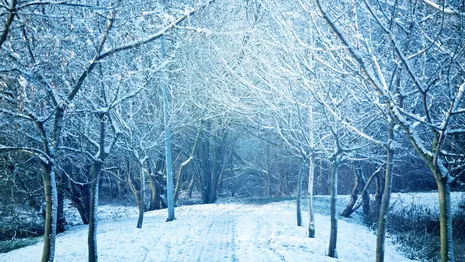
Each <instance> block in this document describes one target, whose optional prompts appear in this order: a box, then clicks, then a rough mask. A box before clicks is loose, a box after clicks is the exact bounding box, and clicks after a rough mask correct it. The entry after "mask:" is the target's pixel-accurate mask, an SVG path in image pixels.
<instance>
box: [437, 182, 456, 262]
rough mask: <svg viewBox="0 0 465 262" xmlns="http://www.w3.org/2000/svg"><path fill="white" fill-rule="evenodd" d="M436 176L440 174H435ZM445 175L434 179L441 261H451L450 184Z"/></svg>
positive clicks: (452, 254)
mask: <svg viewBox="0 0 465 262" xmlns="http://www.w3.org/2000/svg"><path fill="white" fill-rule="evenodd" d="M435 176H436V177H438V176H440V175H435ZM446 180H447V177H446V178H445V179H436V183H437V185H438V194H439V224H440V232H441V261H442V262H453V261H455V258H454V246H453V240H452V236H453V235H452V207H451V195H450V184H449V183H448V181H446Z"/></svg>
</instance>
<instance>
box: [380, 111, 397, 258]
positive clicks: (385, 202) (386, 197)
mask: <svg viewBox="0 0 465 262" xmlns="http://www.w3.org/2000/svg"><path fill="white" fill-rule="evenodd" d="M394 124H395V123H394V121H393V120H391V121H390V122H389V125H388V139H389V140H390V141H392V140H393V139H394ZM386 156H387V157H386V173H385V176H384V183H385V184H384V192H383V198H382V202H381V209H380V212H379V222H378V233H377V238H376V262H384V242H385V237H386V223H387V217H388V214H389V202H390V200H391V190H392V170H393V166H394V150H393V149H392V148H391V145H388V146H387V148H386Z"/></svg>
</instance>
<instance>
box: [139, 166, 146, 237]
mask: <svg viewBox="0 0 465 262" xmlns="http://www.w3.org/2000/svg"><path fill="white" fill-rule="evenodd" d="M141 164H143V163H141ZM137 206H138V207H139V218H138V219H137V228H142V223H143V221H144V212H145V173H144V167H143V166H142V167H141V169H140V188H139V199H138V201H137Z"/></svg>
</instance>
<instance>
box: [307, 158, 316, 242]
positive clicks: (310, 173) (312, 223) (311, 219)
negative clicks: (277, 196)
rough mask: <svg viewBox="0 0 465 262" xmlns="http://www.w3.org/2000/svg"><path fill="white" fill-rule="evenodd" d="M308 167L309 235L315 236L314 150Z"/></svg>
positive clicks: (310, 236)
mask: <svg viewBox="0 0 465 262" xmlns="http://www.w3.org/2000/svg"><path fill="white" fill-rule="evenodd" d="M308 167H309V170H308V237H309V238H315V217H314V214H313V176H314V168H313V152H311V153H310V157H309V165H308Z"/></svg>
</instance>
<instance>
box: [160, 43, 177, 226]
mask: <svg viewBox="0 0 465 262" xmlns="http://www.w3.org/2000/svg"><path fill="white" fill-rule="evenodd" d="M161 57H162V59H164V58H165V38H164V36H161ZM163 78H164V79H163V81H162V83H163V111H164V122H163V123H164V127H165V163H166V164H165V167H166V191H167V192H166V195H167V197H166V198H167V202H168V218H167V219H166V221H173V220H175V219H176V218H175V217H174V193H173V161H172V160H171V127H170V104H169V98H168V95H169V90H168V74H167V73H166V72H164V77H163Z"/></svg>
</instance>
